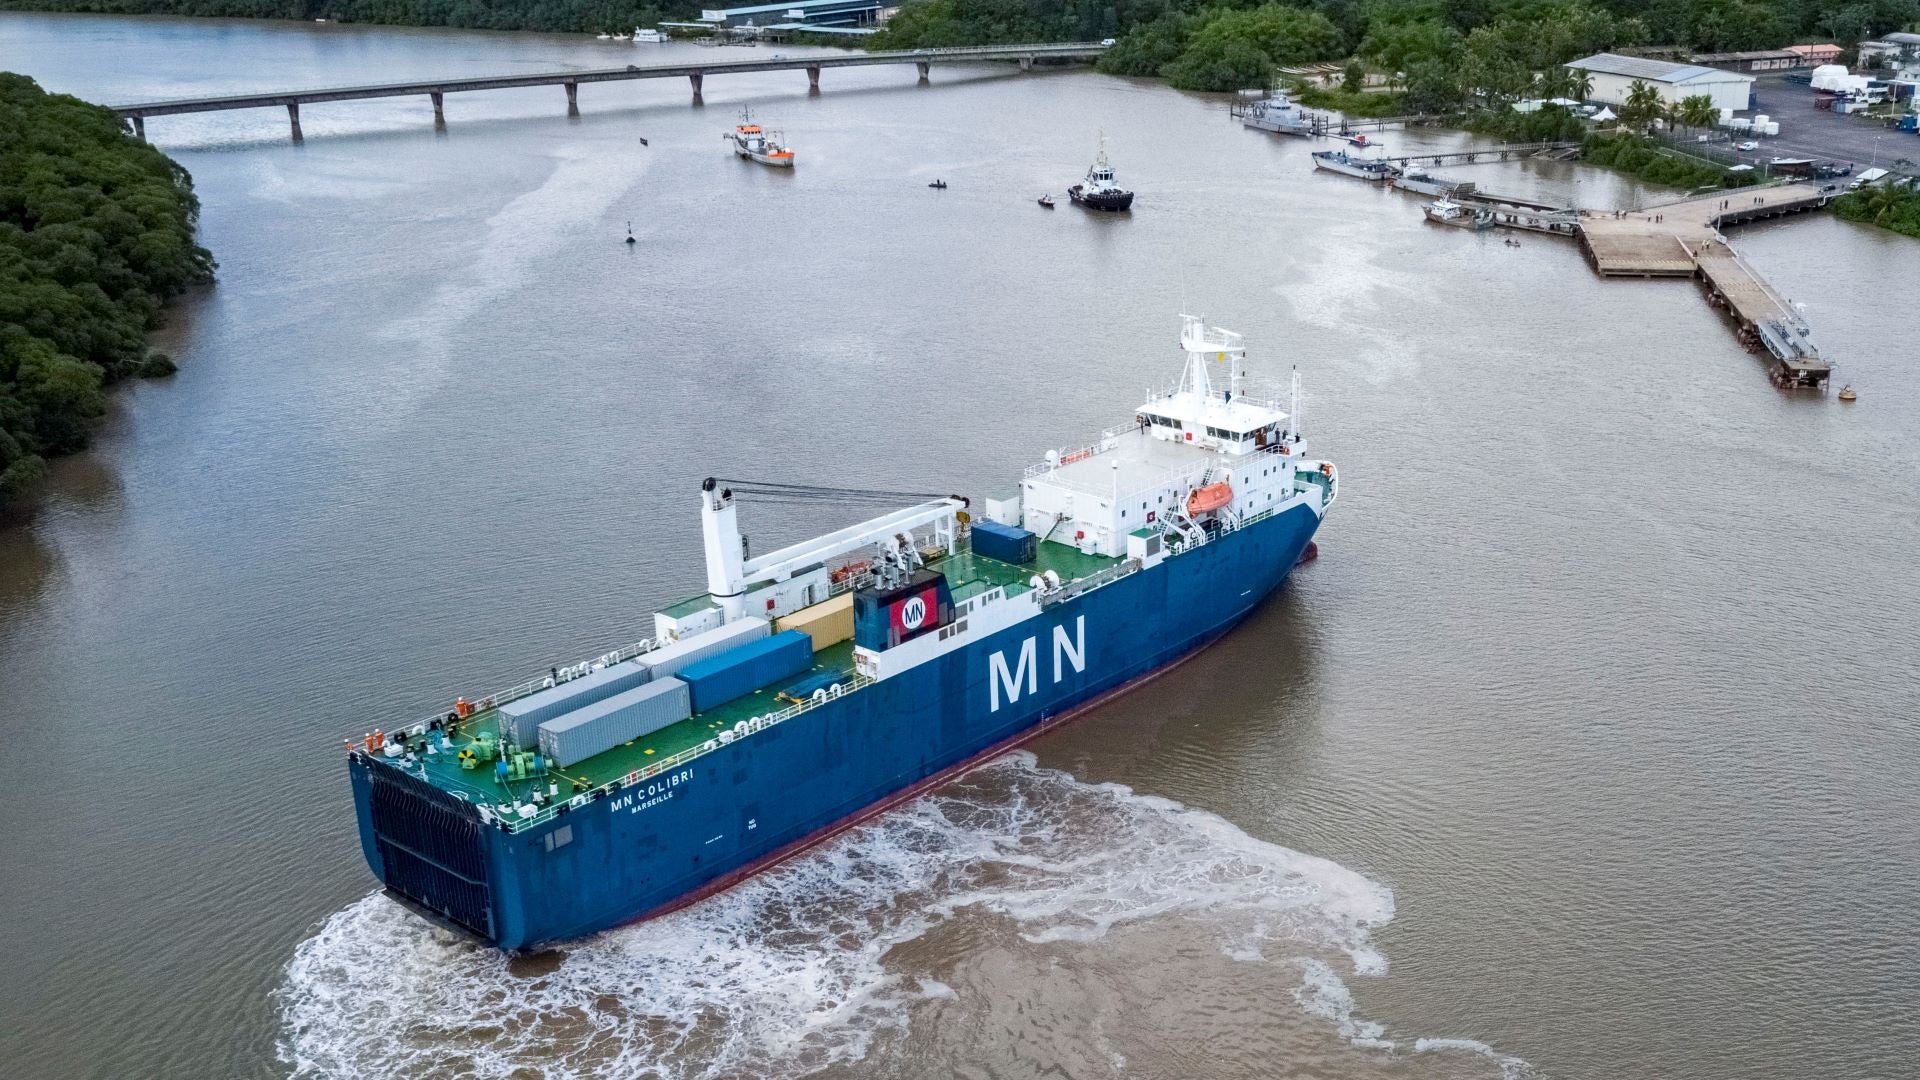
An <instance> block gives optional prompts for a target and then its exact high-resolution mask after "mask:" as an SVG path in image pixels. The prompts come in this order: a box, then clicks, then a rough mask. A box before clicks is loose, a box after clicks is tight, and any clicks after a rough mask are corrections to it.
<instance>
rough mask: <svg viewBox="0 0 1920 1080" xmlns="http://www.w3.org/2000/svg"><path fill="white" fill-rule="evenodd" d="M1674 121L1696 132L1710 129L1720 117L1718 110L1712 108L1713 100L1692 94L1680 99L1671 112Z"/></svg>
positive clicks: (1702, 95)
mask: <svg viewBox="0 0 1920 1080" xmlns="http://www.w3.org/2000/svg"><path fill="white" fill-rule="evenodd" d="M1673 115H1674V119H1676V120H1678V121H1679V122H1680V123H1682V124H1684V125H1686V126H1687V127H1690V128H1693V129H1694V130H1696V131H1698V130H1701V129H1703V128H1710V127H1712V126H1713V122H1714V121H1715V120H1717V119H1719V117H1720V110H1719V109H1717V108H1715V107H1714V104H1713V98H1712V97H1711V96H1710V95H1707V94H1694V95H1691V96H1689V97H1684V98H1681V99H1680V104H1679V105H1677V106H1675V108H1674V110H1673Z"/></svg>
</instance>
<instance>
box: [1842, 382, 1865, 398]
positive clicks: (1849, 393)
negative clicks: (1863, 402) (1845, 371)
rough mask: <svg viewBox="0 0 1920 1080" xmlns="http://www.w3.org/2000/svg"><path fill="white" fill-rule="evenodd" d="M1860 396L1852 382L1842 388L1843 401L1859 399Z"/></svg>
mask: <svg viewBox="0 0 1920 1080" xmlns="http://www.w3.org/2000/svg"><path fill="white" fill-rule="evenodd" d="M1859 398H1860V395H1859V394H1856V393H1854V392H1853V384H1852V383H1848V384H1847V385H1845V386H1843V387H1841V388H1840V400H1841V401H1858V400H1859Z"/></svg>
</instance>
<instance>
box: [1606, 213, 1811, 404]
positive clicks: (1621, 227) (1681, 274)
mask: <svg viewBox="0 0 1920 1080" xmlns="http://www.w3.org/2000/svg"><path fill="white" fill-rule="evenodd" d="M1837 194H1838V191H1837V190H1835V189H1834V188H1831V187H1828V186H1824V185H1821V184H1812V183H1803V184H1787V185H1784V186H1780V187H1765V188H1735V189H1732V190H1729V191H1716V192H1714V193H1712V194H1710V195H1702V196H1698V197H1695V198H1691V199H1681V200H1679V201H1677V202H1671V203H1662V204H1660V205H1657V206H1649V207H1646V208H1644V209H1640V210H1634V211H1628V212H1621V211H1596V210H1587V211H1584V212H1582V213H1581V215H1580V230H1579V237H1580V249H1581V250H1582V251H1584V252H1585V253H1586V256H1587V261H1588V262H1589V263H1591V264H1592V265H1593V269H1594V272H1595V273H1597V274H1599V275H1600V276H1602V277H1640V278H1654V277H1673V278H1693V279H1695V280H1696V281H1698V282H1699V283H1700V285H1701V288H1702V289H1704V290H1705V291H1706V294H1707V302H1708V303H1709V304H1712V305H1713V307H1714V308H1715V309H1716V310H1718V311H1720V312H1722V313H1724V314H1725V315H1726V316H1727V318H1728V319H1730V320H1731V321H1732V322H1733V325H1734V331H1735V333H1736V334H1738V335H1739V338H1740V343H1741V344H1742V345H1745V346H1746V347H1747V348H1748V349H1750V350H1752V351H1754V352H1764V353H1766V354H1768V355H1769V356H1771V357H1772V364H1771V365H1770V367H1769V370H1768V374H1769V376H1770V377H1771V378H1772V379H1773V381H1774V383H1775V384H1777V385H1779V386H1785V387H1810V388H1815V389H1818V388H1822V387H1825V386H1826V385H1827V380H1828V379H1829V378H1830V377H1831V376H1832V374H1833V370H1832V365H1831V364H1829V363H1827V362H1826V361H1825V360H1822V359H1821V358H1820V350H1819V349H1818V348H1816V347H1815V346H1814V344H1813V339H1812V335H1811V330H1810V328H1809V327H1808V326H1807V323H1806V320H1805V319H1802V318H1801V317H1800V315H1799V313H1798V312H1796V311H1795V310H1794V308H1793V305H1792V304H1790V303H1788V302H1787V301H1786V299H1785V298H1783V297H1781V296H1780V294H1778V293H1776V292H1775V291H1774V290H1773V287H1772V286H1770V285H1768V284H1767V283H1766V280H1765V279H1763V278H1762V277H1761V276H1760V275H1759V274H1758V273H1757V272H1756V271H1755V270H1754V269H1753V268H1752V267H1751V266H1749V265H1747V263H1746V261H1745V260H1743V259H1741V258H1740V257H1739V256H1738V255H1737V254H1735V253H1734V251H1733V249H1732V248H1730V247H1728V246H1727V242H1726V238H1725V237H1724V236H1722V235H1720V231H1721V230H1722V229H1723V228H1726V227H1728V226H1733V225H1743V224H1746V223H1747V222H1751V221H1761V220H1764V219H1767V218H1774V217H1780V216H1782V215H1785V214H1797V213H1803V212H1805V211H1808V210H1818V209H1820V208H1821V207H1824V206H1826V205H1827V203H1828V202H1830V201H1831V200H1832V199H1833V198H1834V197H1835V196H1836V195H1837Z"/></svg>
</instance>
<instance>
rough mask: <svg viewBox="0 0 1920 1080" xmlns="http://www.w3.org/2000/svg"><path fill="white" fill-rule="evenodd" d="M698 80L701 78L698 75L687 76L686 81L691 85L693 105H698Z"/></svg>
mask: <svg viewBox="0 0 1920 1080" xmlns="http://www.w3.org/2000/svg"><path fill="white" fill-rule="evenodd" d="M700 80H701V76H699V75H689V76H687V81H688V82H690V83H692V84H693V103H694V104H695V105H698V104H700Z"/></svg>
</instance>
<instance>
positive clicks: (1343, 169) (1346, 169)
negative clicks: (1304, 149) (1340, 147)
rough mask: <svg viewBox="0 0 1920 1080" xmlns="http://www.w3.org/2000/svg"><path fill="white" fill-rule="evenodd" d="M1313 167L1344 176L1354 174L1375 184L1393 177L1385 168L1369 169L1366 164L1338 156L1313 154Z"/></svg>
mask: <svg viewBox="0 0 1920 1080" xmlns="http://www.w3.org/2000/svg"><path fill="white" fill-rule="evenodd" d="M1313 167H1314V168H1316V169H1325V170H1326V171H1328V172H1335V173H1339V174H1341V175H1342V176H1352V177H1355V178H1357V179H1361V180H1365V181H1368V182H1369V183H1374V184H1384V183H1386V182H1387V181H1388V180H1390V179H1392V174H1391V173H1389V172H1387V171H1386V170H1385V169H1382V168H1378V167H1376V168H1371V169H1369V168H1366V167H1365V166H1361V165H1355V164H1352V163H1351V162H1347V161H1341V160H1340V159H1338V158H1327V157H1321V156H1320V155H1319V154H1315V155H1314V156H1313Z"/></svg>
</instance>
